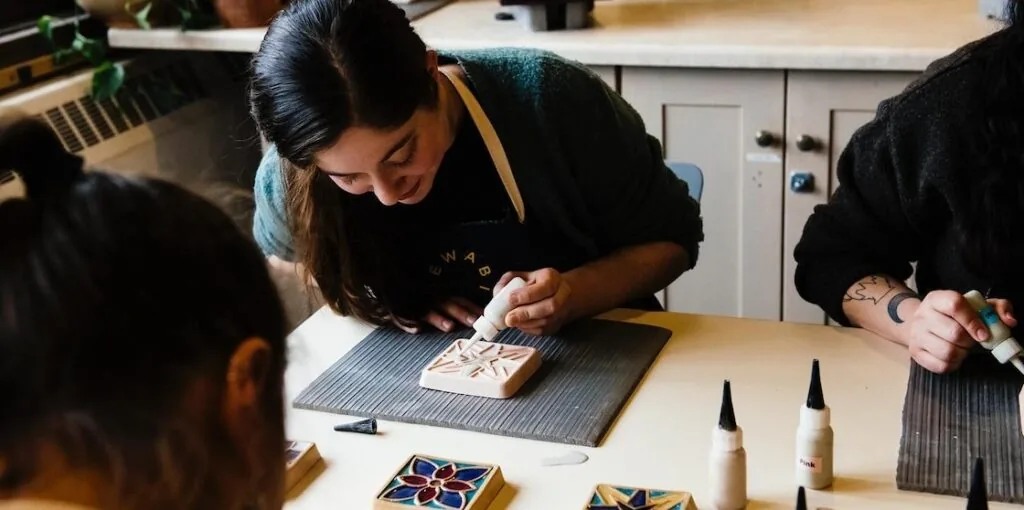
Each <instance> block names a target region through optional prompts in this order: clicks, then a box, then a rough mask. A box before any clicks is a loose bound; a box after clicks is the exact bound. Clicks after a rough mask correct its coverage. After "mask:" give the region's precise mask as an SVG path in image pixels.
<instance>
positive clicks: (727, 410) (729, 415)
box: [718, 379, 736, 432]
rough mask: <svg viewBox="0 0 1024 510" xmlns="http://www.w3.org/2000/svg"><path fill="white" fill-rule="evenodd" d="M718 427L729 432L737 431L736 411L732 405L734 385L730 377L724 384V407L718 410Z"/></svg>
mask: <svg viewBox="0 0 1024 510" xmlns="http://www.w3.org/2000/svg"><path fill="white" fill-rule="evenodd" d="M718 428H720V429H722V430H728V431H729V432H735V431H736V411H734V410H733V407H732V386H731V385H730V384H729V380H728V379H726V380H725V382H724V383H723V384H722V408H721V410H720V411H719V412H718Z"/></svg>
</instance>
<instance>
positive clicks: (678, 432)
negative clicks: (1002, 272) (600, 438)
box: [286, 309, 1019, 510]
mask: <svg viewBox="0 0 1024 510" xmlns="http://www.w3.org/2000/svg"><path fill="white" fill-rule="evenodd" d="M603 318H612V319H616V320H628V321H630V322H636V323H642V324H650V325H655V326H662V327H665V328H668V329H671V330H672V331H673V336H672V338H671V339H670V340H669V342H668V344H667V345H666V346H665V348H664V350H663V351H662V353H661V355H660V356H659V358H658V359H657V360H656V361H655V363H654V365H653V366H652V367H651V369H650V371H649V372H648V373H647V376H646V377H645V379H644V380H643V381H642V382H641V384H640V386H639V388H638V389H637V391H636V392H635V393H634V395H633V397H632V399H631V400H630V402H629V403H627V405H626V408H625V409H624V410H623V412H622V413H621V414H620V416H619V419H618V420H617V421H616V423H615V424H614V425H613V427H612V430H611V431H610V432H609V434H608V436H607V437H606V438H605V442H604V444H603V445H602V446H601V447H599V448H577V447H573V446H567V445H559V444H551V443H544V442H539V441H529V440H522V439H512V438H505V437H499V436H492V435H486V434H480V433H472V432H463V431H458V430H450V429H444V428H433V427H426V426H417V425H408V424H403V423H392V422H380V424H379V425H380V433H379V434H378V435H376V436H368V435H359V434H351V433H339V432H334V431H333V429H332V427H333V426H334V425H335V424H338V423H342V422H346V421H350V420H352V419H354V418H351V417H345V416H339V415H333V414H328V413H318V412H312V411H303V410H297V409H292V408H291V407H290V404H289V412H288V433H289V437H290V438H292V439H299V440H312V441H314V442H316V444H317V446H318V447H319V449H320V452H321V454H322V455H323V457H324V459H325V462H323V463H321V464H320V465H318V466H317V468H314V470H313V471H312V472H311V473H310V474H309V475H308V476H307V477H306V478H305V479H304V480H303V481H302V482H301V483H300V485H299V486H298V487H297V488H296V490H295V491H293V493H292V496H293V497H294V499H293V500H292V501H291V502H290V503H289V505H288V507H287V508H288V509H289V510H305V509H309V510H322V509H326V508H344V509H346V510H356V509H363V508H370V506H371V503H372V501H373V499H374V498H375V496H376V492H377V490H378V489H379V488H380V486H381V485H382V484H383V483H384V482H386V481H387V479H388V477H389V476H390V475H391V474H392V473H393V472H394V471H395V470H396V469H397V468H398V467H399V466H400V464H401V463H402V462H403V461H404V460H405V459H406V457H408V456H409V455H410V454H412V453H423V454H429V455H437V456H441V457H449V458H455V459H462V460H468V461H477V462H484V463H494V464H498V465H499V466H501V468H502V470H503V472H504V474H505V478H506V480H507V482H508V483H507V486H506V488H505V489H504V490H503V491H502V493H501V494H500V495H499V496H498V499H497V500H496V502H495V504H494V505H493V506H492V508H494V509H506V508H507V509H512V510H518V509H529V510H560V509H572V510H576V509H580V508H583V506H584V504H585V503H586V501H587V499H588V497H589V495H590V491H591V489H592V488H593V486H594V485H595V484H596V483H599V482H600V483H613V484H621V485H632V486H642V487H649V488H655V489H670V490H671V489H674V490H686V491H690V492H692V493H693V494H694V497H695V499H696V502H697V504H698V505H699V506H700V507H701V508H707V507H708V501H707V491H706V486H707V458H708V451H709V445H710V436H711V430H712V428H713V427H714V426H715V425H716V423H717V420H718V412H719V402H720V398H721V391H722V380H723V379H725V378H728V379H730V380H731V381H732V389H733V399H734V402H735V405H736V416H737V420H738V421H739V424H740V426H742V427H743V429H744V436H745V446H746V449H747V455H748V480H749V485H748V493H749V496H750V498H751V502H750V506H749V507H748V508H749V509H751V510H756V509H765V508H778V509H791V508H793V507H794V503H795V498H796V485H795V482H794V462H795V460H794V443H795V439H794V437H795V431H796V425H797V419H798V410H799V408H800V406H801V405H802V404H803V402H804V401H805V399H806V396H807V386H808V380H809V374H810V368H811V360H812V359H813V358H815V357H816V358H818V359H819V360H820V361H821V369H822V382H823V386H824V390H825V401H826V403H827V404H829V406H831V407H832V416H833V428H834V429H835V437H836V439H835V470H836V477H837V480H836V483H835V484H834V486H833V489H831V490H827V491H809V492H808V500H809V501H808V502H809V503H810V507H811V508H828V509H834V510H851V509H872V510H885V509H893V510H896V509H899V510H907V509H915V508H921V509H925V508H927V509H962V508H964V504H965V502H964V500H963V499H961V498H954V497H946V496H936V495H929V494H921V493H915V492H903V491H898V490H897V489H896V482H895V476H896V460H897V455H898V451H899V440H900V427H901V410H902V408H903V397H904V393H905V390H906V384H907V376H908V371H909V358H908V356H907V353H906V351H905V349H902V348H900V347H898V346H896V345H893V344H890V343H888V342H886V341H884V340H881V339H880V338H878V337H875V336H873V335H871V334H869V333H867V332H865V331H862V330H852V329H840V328H833V327H828V326H808V325H797V324H788V323H780V322H769V321H754V320H743V319H733V318H724V317H707V316H693V315H681V314H672V313H639V312H633V311H626V310H616V311H614V312H611V313H609V314H606V315H605V316H603ZM371 331H372V328H371V327H369V326H366V325H363V324H361V323H358V322H356V321H354V320H351V319H345V318H341V317H338V316H335V315H334V314H333V313H331V312H330V311H329V310H327V309H322V310H320V311H318V312H317V313H316V314H314V315H313V316H312V317H310V319H309V320H307V321H306V322H305V323H304V324H303V325H302V326H301V327H300V328H299V329H298V330H296V331H295V332H294V333H293V334H292V335H291V337H290V345H291V352H290V356H291V359H290V366H289V369H288V373H287V379H286V383H287V393H288V399H289V402H291V400H292V399H293V398H294V397H295V396H296V395H297V394H298V393H299V392H300V391H301V390H302V389H303V388H305V387H306V385H307V384H308V383H310V382H311V381H312V380H313V379H314V378H316V377H317V376H318V375H319V374H320V373H322V372H323V371H324V370H325V369H326V368H328V367H329V366H330V365H332V364H333V363H334V362H335V361H336V360H337V359H338V358H340V357H341V356H342V355H344V354H345V353H346V352H347V351H348V350H349V349H351V348H352V347H353V346H355V345H356V344H357V343H358V342H359V341H360V340H361V339H362V338H363V337H364V336H365V335H367V334H369V333H370V332H371ZM623 341H628V339H623ZM414 376H415V374H410V377H414ZM573 449H577V450H580V451H583V452H584V453H586V454H587V455H588V456H589V457H590V460H589V461H588V462H586V463H585V464H582V465H576V466H560V467H542V466H541V465H540V462H541V459H542V458H544V457H548V456H553V455H559V454H561V453H564V452H567V451H569V450H573ZM992 508H994V509H998V508H1019V507H1015V506H1011V505H999V504H992Z"/></svg>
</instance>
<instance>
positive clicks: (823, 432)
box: [796, 360, 833, 489]
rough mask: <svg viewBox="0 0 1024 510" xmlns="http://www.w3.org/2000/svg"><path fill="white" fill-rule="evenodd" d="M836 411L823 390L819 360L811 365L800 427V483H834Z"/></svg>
mask: <svg viewBox="0 0 1024 510" xmlns="http://www.w3.org/2000/svg"><path fill="white" fill-rule="evenodd" d="M832 440H833V434H832V415H831V411H830V410H829V408H828V406H827V405H825V395H824V393H823V392H822V390H821V373H820V369H819V367H818V360H814V363H813V365H811V386H810V388H809V389H808V391H807V402H806V403H804V405H803V406H801V407H800V424H799V425H798V426H797V429H796V484H797V485H800V486H803V487H806V488H808V489H824V488H826V487H828V486H830V485H832V476H833V475H832V451H833V446H832Z"/></svg>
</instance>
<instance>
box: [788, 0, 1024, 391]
mask: <svg viewBox="0 0 1024 510" xmlns="http://www.w3.org/2000/svg"><path fill="white" fill-rule="evenodd" d="M1007 14H1008V16H1007V19H1008V23H1007V26H1006V27H1004V28H1003V29H1002V30H1000V31H998V32H996V33H994V34H992V35H990V36H987V37H985V38H982V39H979V40H977V41H974V42H972V43H970V44H968V45H966V46H964V47H962V48H960V49H958V50H956V51H955V52H953V53H952V54H950V55H948V56H946V57H944V58H942V59H939V60H938V61H936V62H934V63H932V64H931V65H930V66H929V67H928V69H927V70H926V71H925V72H924V73H923V75H922V76H921V77H919V78H918V79H917V80H916V81H915V82H914V83H912V84H911V85H909V86H908V87H907V88H906V89H905V90H904V91H902V92H901V93H900V94H898V95H896V96H895V97H892V98H889V99H887V100H885V101H883V102H882V103H881V104H880V105H879V107H878V110H877V112H876V116H875V118H874V119H873V120H872V121H870V122H868V123H867V124H866V125H864V126H862V127H861V128H860V129H859V130H858V131H857V132H856V133H855V134H854V136H853V137H852V139H851V141H850V143H849V145H848V146H847V147H846V149H845V150H844V151H843V153H842V155H841V156H840V158H839V161H838V162H837V173H838V178H839V186H838V187H837V189H836V190H835V192H834V193H833V195H832V196H831V197H830V199H829V201H828V203H827V204H823V205H820V206H818V207H817V208H816V209H815V211H814V214H812V215H811V217H810V218H809V220H808V222H807V224H806V225H805V227H804V230H803V233H802V238H801V239H800V242H799V243H798V244H797V246H796V249H795V251H794V258H795V259H796V263H797V268H796V276H795V284H796V288H797V290H798V292H799V293H800V295H801V296H802V297H803V298H804V299H805V300H807V301H808V302H811V303H814V304H816V305H818V306H820V307H821V308H822V309H823V310H824V311H825V312H826V313H827V314H828V315H829V316H830V317H831V318H832V319H833V320H835V321H836V322H838V323H839V324H842V325H845V326H856V327H862V328H864V329H867V330H870V331H872V332H874V333H876V334H878V335H880V336H882V337H885V338H887V339H889V340H891V341H893V342H897V343H900V344H903V345H906V346H907V347H908V349H909V351H910V354H911V355H912V357H913V359H914V360H915V361H916V362H917V363H918V364H920V365H921V366H922V367H924V368H926V369H928V370H930V371H932V372H937V373H945V372H950V371H953V370H956V369H958V368H959V367H960V365H961V363H963V361H964V359H965V358H966V357H967V356H968V354H969V353H970V352H972V351H974V350H979V349H978V347H979V346H977V342H978V341H983V340H985V339H987V338H988V330H987V329H986V328H985V325H984V324H983V323H982V321H981V319H980V318H979V316H978V314H977V313H975V312H974V310H973V308H971V307H970V306H969V305H968V303H967V301H966V299H965V298H964V297H963V294H964V293H966V292H968V291H970V290H978V291H980V292H982V293H984V294H986V296H987V297H988V298H990V299H989V300H990V302H991V303H993V305H994V307H995V309H996V310H997V311H998V313H999V316H1000V317H1001V318H1002V320H1003V321H1004V322H1005V323H1006V324H1007V325H1008V326H1010V327H1011V328H1016V326H1017V320H1016V319H1015V318H1014V314H1013V306H1012V303H1014V302H1016V303H1020V302H1021V300H1022V299H1024V94H1021V93H1020V91H1021V90H1024V56H1022V55H1024V0H1010V2H1009V5H1008V11H1007ZM915 262H916V270H915V268H914V266H913V265H912V263H915ZM912 274H913V276H914V284H916V285H914V287H916V289H917V292H915V291H913V290H911V288H910V287H911V286H910V285H908V283H909V281H908V280H909V278H910V277H911V275H912Z"/></svg>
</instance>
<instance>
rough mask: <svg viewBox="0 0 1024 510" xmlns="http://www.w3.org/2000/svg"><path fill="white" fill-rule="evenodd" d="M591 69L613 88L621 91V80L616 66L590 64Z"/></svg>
mask: <svg viewBox="0 0 1024 510" xmlns="http://www.w3.org/2000/svg"><path fill="white" fill-rule="evenodd" d="M589 67H590V70H591V71H594V72H595V73H597V75H598V76H600V77H601V79H602V80H604V81H605V83H607V84H608V86H609V87H611V88H612V90H614V91H616V92H618V91H619V80H618V77H617V73H616V67H615V66H589Z"/></svg>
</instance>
